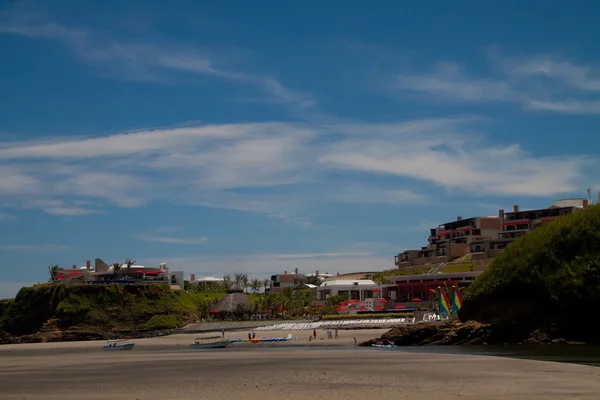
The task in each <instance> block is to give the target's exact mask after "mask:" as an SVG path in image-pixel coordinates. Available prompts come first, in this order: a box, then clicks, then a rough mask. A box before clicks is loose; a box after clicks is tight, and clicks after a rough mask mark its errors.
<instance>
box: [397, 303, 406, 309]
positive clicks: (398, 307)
mask: <svg viewBox="0 0 600 400" xmlns="http://www.w3.org/2000/svg"><path fill="white" fill-rule="evenodd" d="M394 308H395V309H396V310H403V309H405V308H406V307H404V306H403V305H402V304H398V305H397V306H396V307H394Z"/></svg>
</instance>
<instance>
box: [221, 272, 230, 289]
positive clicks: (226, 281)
mask: <svg viewBox="0 0 600 400" xmlns="http://www.w3.org/2000/svg"><path fill="white" fill-rule="evenodd" d="M230 287H231V275H229V274H225V275H223V288H224V289H225V291H227V290H229V288H230Z"/></svg>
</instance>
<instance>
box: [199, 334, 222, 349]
mask: <svg viewBox="0 0 600 400" xmlns="http://www.w3.org/2000/svg"><path fill="white" fill-rule="evenodd" d="M219 339H221V340H219ZM228 345H229V340H225V339H222V338H221V336H208V337H200V338H196V341H195V342H194V343H192V344H191V345H190V349H223V348H225V347H227V346H228Z"/></svg>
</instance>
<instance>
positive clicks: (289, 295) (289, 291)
mask: <svg viewBox="0 0 600 400" xmlns="http://www.w3.org/2000/svg"><path fill="white" fill-rule="evenodd" d="M281 297H282V303H283V304H282V306H283V308H284V309H287V308H289V306H290V305H291V303H292V301H293V297H294V288H293V287H286V288H285V289H283V292H281Z"/></svg>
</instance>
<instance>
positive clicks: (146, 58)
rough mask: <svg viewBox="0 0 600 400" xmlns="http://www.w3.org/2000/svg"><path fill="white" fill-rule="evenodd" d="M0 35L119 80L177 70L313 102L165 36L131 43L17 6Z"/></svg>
mask: <svg viewBox="0 0 600 400" xmlns="http://www.w3.org/2000/svg"><path fill="white" fill-rule="evenodd" d="M0 33H5V34H13V35H21V36H25V37H28V38H36V39H49V40H56V41H59V42H61V43H62V44H64V45H66V46H68V47H69V48H70V49H72V50H73V52H74V53H75V54H76V55H77V57H78V58H79V60H81V61H82V62H85V63H86V64H88V65H89V66H90V67H95V68H98V67H101V68H102V71H103V72H106V71H110V72H111V73H112V74H113V75H114V76H117V77H119V78H124V79H129V80H141V81H157V82H161V83H165V82H168V83H175V82H178V81H181V80H182V79H184V77H182V75H181V74H178V75H176V76H173V74H169V72H187V73H189V74H190V75H196V76H206V77H211V78H216V79H221V80H224V81H230V82H233V83H237V84H243V85H249V86H254V87H256V88H257V89H259V90H260V91H261V92H262V93H264V94H266V95H268V96H269V97H270V100H269V101H270V102H273V101H275V102H278V103H283V104H289V105H293V106H296V107H300V108H310V107H313V106H315V105H316V104H317V102H316V100H315V99H314V98H313V96H311V95H309V94H307V93H302V92H299V91H296V90H293V89H290V88H288V87H286V86H285V85H284V84H283V83H282V82H280V81H279V80H277V79H275V78H274V77H271V76H263V75H260V74H254V73H248V72H238V71H235V70H232V69H229V68H227V67H223V66H219V64H224V63H225V61H224V60H221V61H220V60H219V58H220V57H219V56H218V55H217V54H214V53H212V52H211V51H209V50H207V49H202V48H196V47H190V46H182V45H181V44H180V43H174V42H172V41H170V40H168V39H165V38H156V39H154V38H152V39H154V40H153V41H152V39H148V41H147V42H142V43H140V42H133V41H128V40H127V39H123V38H120V37H114V36H113V35H112V34H111V32H110V31H103V32H98V31H93V30H88V29H82V28H76V27H71V26H66V25H61V24H59V23H56V22H53V21H48V20H47V19H45V18H44V17H43V16H40V15H37V14H36V13H35V12H27V13H25V12H23V11H22V10H21V11H20V12H12V13H4V15H3V14H0ZM221 51H223V49H221ZM221 58H224V57H221ZM225 58H226V57H225Z"/></svg>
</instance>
